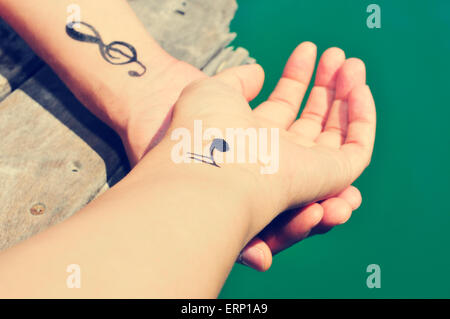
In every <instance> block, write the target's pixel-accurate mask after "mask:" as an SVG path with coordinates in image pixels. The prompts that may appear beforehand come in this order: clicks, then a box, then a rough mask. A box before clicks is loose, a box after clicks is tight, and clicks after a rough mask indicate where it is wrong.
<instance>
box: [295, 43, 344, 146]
mask: <svg viewBox="0 0 450 319" xmlns="http://www.w3.org/2000/svg"><path fill="white" fill-rule="evenodd" d="M344 62H345V53H344V51H342V50H341V49H339V48H330V49H328V50H326V51H325V52H324V53H323V54H322V57H321V58H320V61H319V65H318V67H317V72H316V80H315V83H314V87H313V88H312V90H311V93H310V95H309V98H308V102H307V103H306V105H305V109H304V110H303V112H302V113H301V115H300V118H299V119H298V120H297V121H295V122H294V123H293V124H292V125H291V127H290V128H289V130H290V131H291V132H294V133H296V134H299V135H301V136H303V137H306V138H309V139H311V140H315V139H316V138H317V136H318V135H319V134H320V132H322V129H323V126H324V124H325V120H326V118H327V115H328V111H329V109H330V108H331V104H332V102H333V100H334V97H335V92H336V82H337V81H336V80H337V74H338V71H339V69H340V68H341V66H342V64H344Z"/></svg>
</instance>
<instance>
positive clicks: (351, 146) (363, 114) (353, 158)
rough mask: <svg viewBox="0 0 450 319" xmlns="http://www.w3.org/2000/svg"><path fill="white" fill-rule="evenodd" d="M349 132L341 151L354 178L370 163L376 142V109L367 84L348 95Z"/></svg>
mask: <svg viewBox="0 0 450 319" xmlns="http://www.w3.org/2000/svg"><path fill="white" fill-rule="evenodd" d="M348 105H349V110H348V119H349V124H348V133H347V136H346V139H345V142H344V145H342V146H341V148H340V149H341V152H342V154H343V155H344V156H345V159H346V160H348V161H349V162H350V167H351V168H352V170H353V172H352V173H353V176H352V178H353V180H355V179H356V178H357V177H358V176H359V175H360V174H361V173H362V171H363V170H364V169H365V168H366V167H367V166H368V165H369V163H370V159H371V157H372V151H373V145H374V142H375V129H376V110H375V102H374V100H373V97H372V93H371V92H370V89H369V87H368V86H367V85H361V86H358V87H357V88H355V89H353V90H352V91H351V92H350V94H349V96H348Z"/></svg>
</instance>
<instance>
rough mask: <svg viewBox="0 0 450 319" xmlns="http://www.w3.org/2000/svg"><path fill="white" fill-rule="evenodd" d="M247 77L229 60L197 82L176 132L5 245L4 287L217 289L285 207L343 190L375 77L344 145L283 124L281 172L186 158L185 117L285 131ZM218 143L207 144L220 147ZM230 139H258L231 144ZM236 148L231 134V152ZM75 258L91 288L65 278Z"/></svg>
mask: <svg viewBox="0 0 450 319" xmlns="http://www.w3.org/2000/svg"><path fill="white" fill-rule="evenodd" d="M256 68H257V67H256ZM244 69H246V70H255V66H247V67H245V68H244ZM226 84H227V85H226ZM242 84H243V82H242V81H241V79H240V78H239V77H236V75H235V74H233V72H232V71H230V72H224V73H222V74H221V75H219V76H217V77H216V79H215V80H207V81H200V82H197V83H195V84H192V85H191V86H189V87H188V88H187V89H186V90H185V91H184V93H183V94H182V95H181V97H180V99H179V100H178V102H177V105H176V107H175V112H174V119H173V121H172V124H171V127H170V129H169V133H170V134H169V136H171V138H169V137H167V138H165V139H164V140H163V141H162V142H161V143H160V144H158V146H157V147H155V149H154V150H153V151H152V152H150V153H148V154H147V155H146V156H145V157H144V159H143V160H142V161H140V162H139V164H138V165H137V166H136V167H135V168H134V169H133V170H132V172H131V173H130V174H129V175H128V176H127V177H125V178H124V179H123V180H122V181H121V182H120V183H118V184H117V185H116V186H114V187H113V188H112V189H110V190H109V191H107V192H106V193H105V194H103V195H102V196H101V197H99V198H98V199H96V200H94V201H93V202H92V203H90V204H89V205H88V206H87V207H86V208H84V209H83V210H82V211H81V212H80V213H78V214H77V215H76V216H74V217H72V218H70V219H68V220H67V221H65V222H63V223H61V224H59V225H57V226H55V227H53V228H51V229H49V230H47V231H45V232H43V233H41V234H39V235H37V236H36V237H34V238H32V239H31V240H28V241H26V242H24V243H22V244H19V245H18V246H16V247H13V248H11V249H10V250H7V251H5V252H3V253H1V254H0V282H1V283H2V285H1V286H0V296H2V297H14V296H21V297H24V296H26V297H125V296H126V297H168V296H170V297H189V298H194V297H213V296H217V294H218V292H219V290H220V288H221V286H222V285H223V283H224V281H225V279H226V277H227V275H228V273H229V271H230V270H231V267H232V265H233V263H234V260H235V258H236V256H237V255H238V253H239V251H240V250H241V249H242V248H243V247H244V246H245V245H246V243H248V241H249V240H250V239H251V238H253V237H254V236H255V235H256V234H257V233H258V232H259V231H261V230H262V229H263V228H264V227H266V226H267V225H268V224H269V223H270V222H271V221H272V220H273V219H274V218H275V217H277V216H278V215H279V214H280V212H283V211H285V210H287V209H294V208H296V207H299V206H301V205H304V204H308V203H311V202H313V201H317V200H320V199H323V198H327V197H328V196H330V195H331V194H334V193H337V192H339V191H342V190H343V189H345V188H346V187H347V186H348V185H349V184H350V183H351V182H353V181H354V180H355V179H356V178H357V177H358V176H359V175H360V174H361V173H362V171H363V170H364V169H365V167H366V166H367V165H368V164H369V161H370V158H371V154H372V149H373V143H374V138H375V122H376V119H375V105H374V102H373V99H372V96H371V93H370V90H369V88H368V87H367V86H365V85H359V86H357V87H355V88H353V89H352V90H351V92H349V94H348V96H347V97H346V98H345V102H346V103H348V109H347V110H345V112H348V113H346V114H344V115H346V117H347V118H348V121H349V122H348V123H347V125H348V130H347V133H346V136H345V139H344V140H343V142H342V144H341V145H337V146H336V147H330V146H327V145H326V144H321V143H315V142H312V141H309V140H306V139H304V138H303V136H302V135H300V134H299V133H296V132H294V131H288V130H285V129H279V128H278V129H279V132H280V134H279V135H278V134H275V135H271V137H270V143H271V144H270V145H271V152H272V154H273V155H274V157H273V158H272V160H274V161H275V162H277V163H278V164H279V165H278V164H277V165H276V167H278V168H279V170H276V171H274V172H272V174H269V175H267V174H261V165H263V164H262V163H261V162H259V163H254V162H251V161H244V162H243V163H241V162H234V161H233V159H231V161H229V160H228V159H227V160H226V161H224V162H223V163H222V162H220V166H217V165H211V161H200V160H199V161H196V160H194V161H193V162H192V161H190V162H182V163H179V164H175V163H174V161H173V160H172V159H173V158H172V157H171V154H173V151H174V149H175V147H177V149H178V150H179V143H178V142H175V141H174V140H172V137H173V136H174V135H173V134H172V133H174V132H175V130H178V129H180V128H181V129H183V131H184V132H186V130H188V132H189V134H190V135H191V136H195V133H194V132H195V121H196V120H202V122H203V126H204V128H205V129H206V128H215V132H217V131H221V132H225V131H226V130H227V128H248V129H250V130H255V131H259V132H261V130H260V129H264V128H266V129H267V128H270V130H271V131H273V130H275V131H278V130H277V127H276V126H275V125H274V123H273V122H271V120H270V119H265V118H264V116H261V115H260V114H257V110H258V108H257V109H256V110H255V111H251V109H250V107H249V105H248V104H247V103H246V102H245V99H244V98H243V97H242V96H241V95H240V94H238V91H237V90H241V91H245V88H244V87H242ZM334 119H335V118H334V117H330V118H329V119H328V121H334ZM193 126H194V127H193ZM214 134H217V133H214ZM221 134H224V133H221ZM260 134H264V133H260ZM175 135H177V134H175ZM200 138H201V137H200ZM259 138H260V139H261V138H263V139H264V138H265V137H264V135H261V136H260V137H259ZM227 139H228V137H227ZM228 140H229V141H230V142H231V140H230V139H228ZM190 141H191V139H190V138H189V143H187V144H184V145H189V147H190V146H191V145H190V144H191V143H190ZM260 141H261V140H260ZM265 141H266V143H269V141H268V140H265ZM210 143H211V141H203V143H202V144H203V145H202V147H206V149H210V145H209V144H210ZM276 145H278V146H276ZM253 146H255V145H253ZM217 147H219V149H220V145H219V146H217ZM230 149H232V151H233V152H241V151H244V152H245V151H246V149H251V147H249V146H247V147H246V148H244V149H239V147H237V146H236V145H235V144H234V143H232V144H231V148H230ZM230 149H228V148H225V147H224V146H223V145H222V151H221V152H226V151H227V150H230ZM189 154H190V151H188V150H185V153H184V154H182V155H184V156H187V155H189ZM201 155H202V154H200V155H199V156H201ZM241 155H242V154H241ZM208 163H209V164H208ZM266 164H269V163H266ZM70 264H78V265H80V266H81V269H82V272H83V274H84V275H82V276H83V279H82V280H83V282H84V284H83V283H82V288H81V289H67V287H66V286H65V283H66V281H65V279H66V278H65V276H67V273H65V272H64V270H65V269H66V267H67V266H68V265H70Z"/></svg>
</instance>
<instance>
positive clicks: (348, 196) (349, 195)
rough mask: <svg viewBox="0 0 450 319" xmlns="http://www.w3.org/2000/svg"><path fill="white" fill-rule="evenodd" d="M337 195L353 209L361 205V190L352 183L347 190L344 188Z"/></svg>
mask: <svg viewBox="0 0 450 319" xmlns="http://www.w3.org/2000/svg"><path fill="white" fill-rule="evenodd" d="M337 197H339V198H342V199H343V200H345V201H346V202H347V203H348V204H349V205H350V208H351V209H352V210H356V209H358V208H359V206H361V202H362V196H361V192H360V191H359V190H358V189H357V188H356V187H355V186H352V185H350V186H349V187H347V188H346V189H345V190H343V191H342V192H341V193H340V194H339V195H337Z"/></svg>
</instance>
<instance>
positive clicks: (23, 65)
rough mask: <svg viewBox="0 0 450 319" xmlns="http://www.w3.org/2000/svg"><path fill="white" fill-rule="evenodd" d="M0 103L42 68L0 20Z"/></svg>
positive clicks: (8, 27)
mask: <svg viewBox="0 0 450 319" xmlns="http://www.w3.org/2000/svg"><path fill="white" fill-rule="evenodd" d="M0 39H2V42H1V45H0V101H1V100H3V99H4V98H5V97H6V96H7V95H8V94H9V93H10V92H11V91H12V90H14V89H16V88H17V87H19V85H20V84H22V83H23V82H24V81H25V80H26V79H28V78H29V77H30V76H31V75H32V74H34V73H36V72H37V70H39V69H40V68H42V67H43V65H44V63H43V62H42V61H41V60H40V59H39V58H38V57H37V56H36V55H35V54H34V52H33V51H32V50H31V49H30V47H28V45H27V44H26V43H25V41H23V40H22V39H21V38H20V37H19V36H18V35H17V33H16V32H15V31H14V30H13V29H12V28H11V27H10V26H8V25H7V24H6V22H5V21H3V20H2V19H0Z"/></svg>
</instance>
